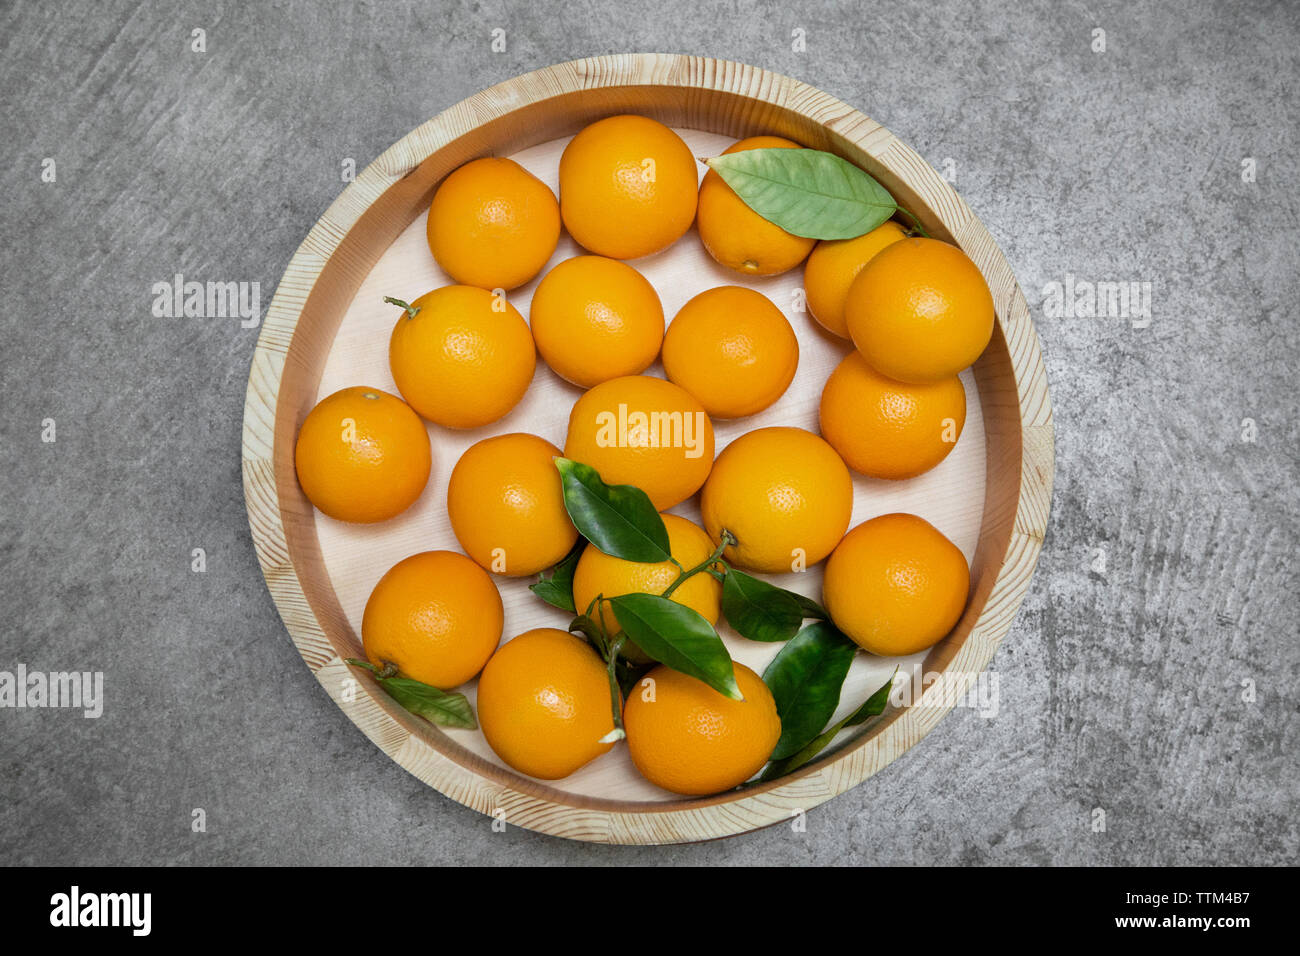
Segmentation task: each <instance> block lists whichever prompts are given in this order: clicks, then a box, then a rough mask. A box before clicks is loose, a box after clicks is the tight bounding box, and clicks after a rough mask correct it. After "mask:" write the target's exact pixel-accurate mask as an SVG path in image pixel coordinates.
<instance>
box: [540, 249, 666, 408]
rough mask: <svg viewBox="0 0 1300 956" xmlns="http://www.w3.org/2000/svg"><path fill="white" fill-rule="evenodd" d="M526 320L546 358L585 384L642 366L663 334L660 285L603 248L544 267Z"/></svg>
mask: <svg viewBox="0 0 1300 956" xmlns="http://www.w3.org/2000/svg"><path fill="white" fill-rule="evenodd" d="M528 321H529V323H530V324H531V325H532V329H533V338H534V339H536V340H537V350H538V351H539V352H541V353H542V358H543V359H545V360H546V364H547V365H549V366H550V367H551V368H552V369H554V370H555V373H556V374H557V375H559V376H560V377H561V378H564V379H567V380H568V381H570V382H572V383H573V384H574V385H581V386H582V387H583V388H590V387H591V386H593V385H597V384H599V383H601V382H604V381H608V380H609V379H611V378H618V377H619V376H621V375H636V374H637V373H638V372H644V371H645V370H646V369H647V368H648V367H649V366H650V364H651V363H652V362H654V360H655V357H656V356H658V354H659V346H660V345H661V344H662V343H663V340H664V307H663V305H661V304H660V302H659V294H658V293H657V292H655V288H654V286H652V285H651V284H650V283H649V282H648V281H647V280H646V278H645V277H644V276H643V275H641V273H639V272H637V271H636V270H635V269H633V268H632V267H631V266H629V265H627V264H626V263H622V262H619V261H618V260H617V259H606V258H605V257H604V256H578V257H577V258H574V259H566V260H564V261H563V262H561V263H560V264H559V265H557V266H556V267H555V268H554V269H552V270H551V271H550V272H548V273H546V276H545V277H544V278H543V279H542V281H541V282H540V283H538V285H537V291H536V292H534V293H533V304H532V306H531V307H530V309H529V314H528Z"/></svg>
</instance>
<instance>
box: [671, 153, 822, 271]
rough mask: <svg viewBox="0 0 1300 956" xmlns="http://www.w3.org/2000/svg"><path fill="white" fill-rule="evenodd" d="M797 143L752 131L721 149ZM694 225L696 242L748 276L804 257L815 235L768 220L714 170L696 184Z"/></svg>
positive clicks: (779, 268)
mask: <svg viewBox="0 0 1300 956" xmlns="http://www.w3.org/2000/svg"><path fill="white" fill-rule="evenodd" d="M802 148H803V147H801V146H800V145H799V144H798V143H792V142H790V140H788V139H782V138H781V137H779V136H751V137H750V138H749V139H742V140H741V141H740V142H738V143H733V144H732V145H731V147H730V148H728V149H726V150H724V151H723V154H722V155H724V156H726V155H727V154H728V153H740V152H744V151H745V150H748V149H802ZM696 224H697V226H698V228H699V230H700V241H701V242H703V243H704V248H705V249H707V250H708V252H709V255H711V256H713V258H714V259H716V260H717V261H718V262H719V263H721V264H722V265H724V266H726V267H727V268H728V269H734V270H736V271H737V272H743V273H745V274H746V275H752V276H774V275H778V274H780V273H782V272H786V271H788V270H790V269H793V268H794V267H795V266H797V265H798V264H799V263H801V262H803V260H804V258H805V257H806V256H807V255H808V252H809V250H811V249H812V247H813V245H814V244H815V243H816V242H817V240H816V239H805V238H804V237H802V236H794V235H791V234H790V233H788V232H786V231H785V230H784V229H782V228H781V227H780V226H778V225H776V224H775V223H771V222H768V221H767V220H766V219H764V218H763V217H762V216H760V215H759V214H758V213H756V212H754V210H752V209H750V208H749V206H747V205H745V201H744V200H743V199H741V198H740V197H739V196H737V195H736V193H735V190H733V189H732V188H731V187H730V186H728V185H727V184H726V182H725V181H724V180H723V178H722V177H721V176H719V175H718V174H717V173H715V172H714V171H713V170H711V169H710V170H709V171H708V172H707V173H705V174H704V181H703V182H702V183H700V203H699V211H698V212H697V213H696Z"/></svg>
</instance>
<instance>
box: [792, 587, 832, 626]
mask: <svg viewBox="0 0 1300 956" xmlns="http://www.w3.org/2000/svg"><path fill="white" fill-rule="evenodd" d="M786 594H789V595H790V596H791V597H793V598H794V599H795V601H796V602H797V603H798V604H799V609H800V610H802V611H803V616H804V617H815V618H816V619H817V620H819V621H829V620H830V619H831V616H830V615H829V614H827V613H826V608H824V607H822V606H821V605H820V604H818V603H817V602H816V601H814V600H813V599H812V598H810V597H806V596H804V595H802V594H800V593H799V592H798V591H787V592H786Z"/></svg>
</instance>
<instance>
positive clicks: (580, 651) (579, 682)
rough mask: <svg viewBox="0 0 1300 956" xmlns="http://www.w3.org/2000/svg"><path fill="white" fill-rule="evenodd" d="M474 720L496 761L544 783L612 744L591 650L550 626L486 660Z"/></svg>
mask: <svg viewBox="0 0 1300 956" xmlns="http://www.w3.org/2000/svg"><path fill="white" fill-rule="evenodd" d="M478 722H479V726H480V727H482V728H483V736H484V737H486V738H487V742H488V744H489V745H490V746H491V747H492V749H493V750H494V751H496V754H497V756H498V757H500V758H501V759H502V760H504V761H505V762H506V763H508V764H509V765H510V766H512V767H514V768H515V769H516V770H518V771H519V772H520V773H526V774H528V775H529V776H530V777H540V778H542V779H543V780H558V779H559V778H560V777H567V776H568V775H569V774H571V773H573V772H574V771H575V770H577V769H578V768H579V767H582V766H584V765H585V764H588V763H590V762H591V761H592V760H594V759H596V758H597V757H599V756H600V755H601V754H603V753H605V752H606V751H607V750H609V748H610V747H612V746H613V744H612V743H606V744H603V743H601V742H600V741H601V739H602V738H603V737H604V736H605V735H606V734H609V733H611V732H612V731H613V730H614V716H613V707H612V702H611V697H610V688H609V678H608V677H607V676H606V673H605V665H604V664H602V663H601V660H600V658H599V657H598V656H597V655H596V652H595V651H593V650H592V649H591V648H590V647H588V646H587V645H586V644H585V643H583V642H582V641H581V640H579V639H578V638H576V637H574V636H573V635H572V634H569V633H566V632H565V631H561V630H557V629H556V628H553V627H539V628H537V629H535V630H532V631H525V632H524V633H523V634H520V635H519V636H518V637H516V638H514V639H513V640H510V641H507V642H506V643H505V645H504V646H502V648H501V649H500V650H499V651H497V652H496V653H495V654H493V655H492V659H491V660H490V661H488V664H487V667H485V668H483V676H482V677H480V678H479V682H478Z"/></svg>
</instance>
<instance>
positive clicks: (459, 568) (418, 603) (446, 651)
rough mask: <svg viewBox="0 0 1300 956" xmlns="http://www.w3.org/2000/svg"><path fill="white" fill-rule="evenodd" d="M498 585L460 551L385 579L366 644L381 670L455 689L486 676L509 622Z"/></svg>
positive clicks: (404, 566)
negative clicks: (392, 669)
mask: <svg viewBox="0 0 1300 956" xmlns="http://www.w3.org/2000/svg"><path fill="white" fill-rule="evenodd" d="M503 620H504V617H503V610H502V606H501V595H500V593H499V592H498V591H497V586H496V585H495V584H493V583H492V578H491V577H489V576H488V573H487V572H486V571H484V570H483V569H482V568H480V567H479V566H478V565H477V564H475V563H474V562H473V561H471V560H470V559H469V558H467V557H465V555H463V554H457V553H456V552H455V551H425V552H422V553H421V554H413V555H411V556H410V557H409V558H405V559H403V560H401V561H399V562H397V564H395V565H393V567H392V568H390V569H389V571H388V573H387V574H385V575H384V576H383V577H382V578H380V579H379V583H378V584H376V585H375V589H374V591H372V592H371V593H370V600H368V601H366V610H365V613H364V614H363V615H362V618H361V642H362V644H364V645H365V649H366V657H367V658H368V659H369V660H370V663H372V664H374V665H375V666H376V667H382V666H383V665H384V664H385V663H392V664H394V665H396V667H397V671H398V673H399V674H400V675H401V676H402V677H409V678H411V679H413V680H418V681H422V682H424V683H426V684H432V685H433V686H434V687H441V688H442V689H443V690H447V689H449V688H452V687H458V686H459V685H461V684H463V683H465V682H466V681H467V680H470V679H471V678H472V677H473V676H474V675H475V674H477V673H478V672H479V671H481V670H482V669H483V665H484V664H486V663H487V661H488V658H489V657H491V656H492V652H493V651H494V650H496V646H497V642H498V641H500V640H501V626H502V623H503Z"/></svg>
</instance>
